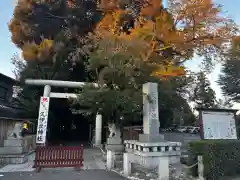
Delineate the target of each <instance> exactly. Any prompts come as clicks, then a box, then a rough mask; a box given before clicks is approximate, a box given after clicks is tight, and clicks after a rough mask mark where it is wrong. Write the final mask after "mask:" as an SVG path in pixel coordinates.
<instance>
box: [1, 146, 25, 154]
mask: <svg viewBox="0 0 240 180" xmlns="http://www.w3.org/2000/svg"><path fill="white" fill-rule="evenodd" d="M23 153H26V152H24V148H23V147H21V146H8V147H0V155H6V154H23Z"/></svg>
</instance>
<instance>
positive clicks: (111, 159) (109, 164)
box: [107, 150, 114, 171]
mask: <svg viewBox="0 0 240 180" xmlns="http://www.w3.org/2000/svg"><path fill="white" fill-rule="evenodd" d="M113 167H114V152H113V151H111V150H107V170H109V171H110V170H111V169H112V168H113Z"/></svg>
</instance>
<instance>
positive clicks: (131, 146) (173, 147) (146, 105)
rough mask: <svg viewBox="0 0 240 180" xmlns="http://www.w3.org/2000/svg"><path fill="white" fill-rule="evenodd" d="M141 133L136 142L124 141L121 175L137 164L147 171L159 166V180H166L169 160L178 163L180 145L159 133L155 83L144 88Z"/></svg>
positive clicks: (128, 172) (127, 173) (129, 171)
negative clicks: (122, 171)
mask: <svg viewBox="0 0 240 180" xmlns="http://www.w3.org/2000/svg"><path fill="white" fill-rule="evenodd" d="M143 94H144V97H143V114H144V115H143V134H140V135H139V141H136V140H127V141H125V142H124V143H125V150H126V153H124V174H125V176H128V175H129V174H130V173H131V167H132V166H131V165H132V164H138V165H140V166H142V167H144V168H147V169H153V168H156V167H158V174H159V179H160V180H168V179H169V161H170V163H171V162H175V161H180V155H181V152H180V146H181V143H180V142H167V141H164V136H163V135H160V134H159V128H160V123H159V114H158V87H157V84H156V83H146V84H144V85H143Z"/></svg>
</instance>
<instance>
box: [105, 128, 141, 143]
mask: <svg viewBox="0 0 240 180" xmlns="http://www.w3.org/2000/svg"><path fill="white" fill-rule="evenodd" d="M104 130H105V133H106V137H108V136H109V130H108V127H107V126H105V127H104ZM141 133H142V126H126V127H124V128H123V140H138V136H139V134H141Z"/></svg>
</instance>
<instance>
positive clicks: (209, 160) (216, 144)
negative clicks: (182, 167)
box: [187, 140, 240, 180]
mask: <svg viewBox="0 0 240 180" xmlns="http://www.w3.org/2000/svg"><path fill="white" fill-rule="evenodd" d="M188 154H189V157H188V162H187V164H189V165H192V164H195V163H196V162H197V156H198V155H200V156H202V157H203V164H204V172H203V174H204V177H205V178H206V180H219V179H221V177H224V176H236V175H240V141H239V140H201V141H193V142H190V143H189V146H188ZM190 173H191V174H192V175H193V176H197V166H195V167H193V168H191V170H190Z"/></svg>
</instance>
